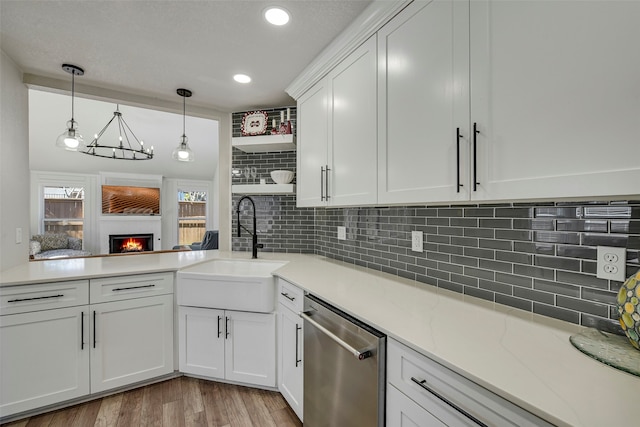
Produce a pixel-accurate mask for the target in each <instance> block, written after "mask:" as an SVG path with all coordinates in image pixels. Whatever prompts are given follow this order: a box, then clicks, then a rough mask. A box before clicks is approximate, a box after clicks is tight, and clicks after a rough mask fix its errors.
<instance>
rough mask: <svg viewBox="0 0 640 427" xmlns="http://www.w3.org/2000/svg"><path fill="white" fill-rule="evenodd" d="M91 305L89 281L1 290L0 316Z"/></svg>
mask: <svg viewBox="0 0 640 427" xmlns="http://www.w3.org/2000/svg"><path fill="white" fill-rule="evenodd" d="M86 304H89V281H88V280H74V281H72V282H56V283H42V284H38V285H22V286H9V287H5V288H0V314H2V315H6V314H16V313H27V312H30V311H39V310H51V309H54V308H64V307H73V306H77V305H86Z"/></svg>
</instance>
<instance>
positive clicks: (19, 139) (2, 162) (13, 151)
mask: <svg viewBox="0 0 640 427" xmlns="http://www.w3.org/2000/svg"><path fill="white" fill-rule="evenodd" d="M28 99H29V98H28V91H27V87H26V86H25V85H24V84H23V83H22V71H21V70H20V69H18V67H17V66H16V64H15V63H14V62H13V61H12V60H11V59H10V58H9V57H8V56H7V55H6V54H5V53H4V52H2V51H0V271H2V270H6V269H8V268H11V267H14V266H16V265H18V264H22V263H26V262H28V258H29V236H30V235H31V231H30V229H29V215H28V213H29V100H28ZM16 229H22V243H16Z"/></svg>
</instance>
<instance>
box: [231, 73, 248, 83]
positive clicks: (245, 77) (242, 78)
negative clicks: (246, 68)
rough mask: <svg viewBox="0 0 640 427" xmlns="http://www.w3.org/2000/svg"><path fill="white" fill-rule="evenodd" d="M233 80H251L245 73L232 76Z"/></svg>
mask: <svg viewBox="0 0 640 427" xmlns="http://www.w3.org/2000/svg"><path fill="white" fill-rule="evenodd" d="M233 80H235V81H237V82H238V83H249V82H250V81H251V77H249V76H247V75H246V74H236V75H235V76H233Z"/></svg>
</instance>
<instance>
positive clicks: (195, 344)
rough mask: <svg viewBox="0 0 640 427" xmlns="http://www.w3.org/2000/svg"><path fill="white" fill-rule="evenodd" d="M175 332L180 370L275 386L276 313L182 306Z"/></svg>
mask: <svg viewBox="0 0 640 427" xmlns="http://www.w3.org/2000/svg"><path fill="white" fill-rule="evenodd" d="M178 335H179V361H180V362H179V365H180V371H181V372H183V373H187V374H193V375H200V376H205V377H209V378H218V379H224V380H229V381H234V382H241V383H246V384H253V385H261V386H266V387H275V385H276V320H275V313H251V312H244V311H231V310H218V309H211V308H199V307H183V306H181V307H179V333H178Z"/></svg>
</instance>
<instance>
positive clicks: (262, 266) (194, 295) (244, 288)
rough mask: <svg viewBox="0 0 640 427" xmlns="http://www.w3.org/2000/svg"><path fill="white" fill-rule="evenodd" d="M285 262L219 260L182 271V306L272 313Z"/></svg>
mask: <svg viewBox="0 0 640 427" xmlns="http://www.w3.org/2000/svg"><path fill="white" fill-rule="evenodd" d="M284 264H285V263H284V262H277V261H262V260H251V261H249V260H228V259H219V260H214V261H210V262H206V263H203V264H199V265H194V266H193V267H187V268H185V269H183V270H180V271H178V274H177V278H178V280H177V282H178V285H177V294H178V305H182V306H190V307H206V308H219V309H225V310H240V311H253V312H258V313H270V312H272V311H273V310H274V308H275V300H276V298H275V294H276V282H275V278H274V277H273V276H272V275H271V273H272V272H273V271H275V270H277V269H278V268H280V267H282V266H283V265H284Z"/></svg>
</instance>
